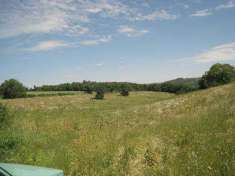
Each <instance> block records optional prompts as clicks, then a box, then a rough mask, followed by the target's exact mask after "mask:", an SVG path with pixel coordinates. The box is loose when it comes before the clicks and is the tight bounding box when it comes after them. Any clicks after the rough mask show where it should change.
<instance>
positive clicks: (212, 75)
mask: <svg viewBox="0 0 235 176" xmlns="http://www.w3.org/2000/svg"><path fill="white" fill-rule="evenodd" d="M233 80H235V68H234V67H233V66H232V65H229V64H215V65H213V66H212V67H211V68H210V70H209V71H208V72H206V73H205V74H204V75H203V76H202V77H201V78H187V79H183V78H178V79H175V80H171V81H167V82H164V83H154V84H135V83H128V82H91V81H83V82H82V83H80V82H73V83H65V84H59V85H44V86H40V87H37V86H34V88H32V89H29V90H30V91H85V92H87V93H89V94H91V93H92V92H94V91H95V92H96V97H95V98H96V99H103V98H104V94H105V92H120V94H121V95H123V96H128V95H129V91H161V92H170V93H176V94H180V93H186V92H191V91H194V90H198V89H205V88H208V87H212V86H217V85H222V84H226V83H229V82H231V81H233ZM26 91H27V88H25V87H24V86H23V85H22V84H21V83H20V82H18V81H17V80H14V79H11V80H7V81H5V82H4V83H3V84H2V85H1V86H0V94H1V95H2V96H3V98H20V97H25V96H26Z"/></svg>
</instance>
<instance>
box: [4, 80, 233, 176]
mask: <svg viewBox="0 0 235 176" xmlns="http://www.w3.org/2000/svg"><path fill="white" fill-rule="evenodd" d="M93 97H94V95H92V94H86V93H82V92H78V93H74V94H73V95H66V96H63V95H61V96H42V97H41V96H39V97H37V96H36V97H32V98H20V99H12V100H0V102H1V103H3V104H6V105H7V107H8V108H9V111H10V112H9V113H10V117H11V118H10V121H11V123H10V124H11V125H10V126H9V127H7V128H3V129H2V130H1V132H0V135H1V140H0V142H1V144H0V148H1V146H3V145H4V144H7V146H9V147H8V148H5V149H4V150H5V152H4V155H2V156H0V160H1V161H3V162H15V163H24V164H31V165H40V166H46V167H53V168H59V169H63V170H64V171H65V175H66V176H79V175H82V176H83V175H84V176H86V175H87V176H88V175H89V176H90V175H92V176H93V175H97V176H98V175H100V176H103V175H104V176H108V175H109V176H110V175H114V176H115V175H117V176H119V175H123V176H124V175H125V176H126V175H129V176H142V175H146V176H154V175H162V176H163V175H166V176H168V175H170V176H171V175H172V176H173V175H176V176H178V175H195V176H201V175H211V176H212V175H213V176H220V175H226V176H227V175H231V176H232V175H235V172H234V170H235V147H234V146H235V84H234V83H233V84H228V85H225V86H220V87H215V88H210V89H207V90H200V91H195V92H192V93H187V94H182V95H175V94H170V93H161V92H130V96H128V97H123V96H120V95H119V94H118V93H107V94H106V95H105V99H104V100H95V99H92V98H93ZM4 139H7V140H4Z"/></svg>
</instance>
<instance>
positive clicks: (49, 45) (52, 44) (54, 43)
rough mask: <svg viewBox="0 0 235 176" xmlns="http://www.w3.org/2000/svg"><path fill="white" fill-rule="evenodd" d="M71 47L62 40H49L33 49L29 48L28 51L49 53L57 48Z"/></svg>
mask: <svg viewBox="0 0 235 176" xmlns="http://www.w3.org/2000/svg"><path fill="white" fill-rule="evenodd" d="M69 46H70V45H69V44H68V43H65V42H64V41H60V40H48V41H43V42H40V43H38V44H37V45H35V46H33V47H32V48H28V49H26V50H28V51H48V50H52V49H55V48H61V47H69Z"/></svg>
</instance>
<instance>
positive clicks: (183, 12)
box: [0, 0, 235, 86]
mask: <svg viewBox="0 0 235 176" xmlns="http://www.w3.org/2000/svg"><path fill="white" fill-rule="evenodd" d="M217 62H221V63H230V64H234V65H235V0H0V82H3V81H4V80H6V79H10V78H16V79H18V80H20V81H22V82H23V83H24V84H25V85H27V86H33V85H42V84H57V83H64V82H73V81H82V80H93V81H130V82H139V83H149V82H161V81H165V80H169V79H174V78H177V77H197V76H200V75H202V74H203V73H204V72H205V71H206V70H207V69H208V68H209V67H210V66H211V65H212V64H214V63H217Z"/></svg>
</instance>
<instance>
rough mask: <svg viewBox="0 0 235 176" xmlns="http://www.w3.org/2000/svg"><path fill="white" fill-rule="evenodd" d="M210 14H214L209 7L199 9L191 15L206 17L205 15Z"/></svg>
mask: <svg viewBox="0 0 235 176" xmlns="http://www.w3.org/2000/svg"><path fill="white" fill-rule="evenodd" d="M209 15H212V12H211V11H210V10H209V9H204V10H198V11H196V12H194V13H193V14H192V15H191V16H194V17H204V16H209Z"/></svg>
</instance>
